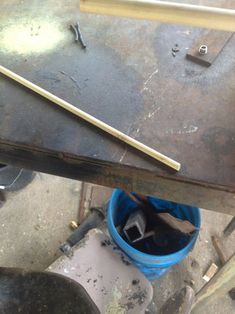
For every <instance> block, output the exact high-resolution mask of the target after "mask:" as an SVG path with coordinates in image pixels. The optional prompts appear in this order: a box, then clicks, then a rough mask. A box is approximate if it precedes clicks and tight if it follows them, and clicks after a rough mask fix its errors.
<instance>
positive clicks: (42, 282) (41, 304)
mask: <svg viewBox="0 0 235 314" xmlns="http://www.w3.org/2000/svg"><path fill="white" fill-rule="evenodd" d="M0 313H4V314H5V313H7V314H16V313H24V314H31V313H33V314H39V313H40V314H99V313H100V312H99V310H98V308H97V306H96V305H95V303H94V302H93V301H92V299H91V298H90V296H89V295H88V294H87V292H86V290H85V289H84V288H83V287H82V286H81V285H80V284H78V283H77V282H75V281H74V280H72V279H70V278H67V277H64V276H62V275H59V274H54V273H50V272H28V271H25V270H21V269H16V268H4V267H1V268H0Z"/></svg>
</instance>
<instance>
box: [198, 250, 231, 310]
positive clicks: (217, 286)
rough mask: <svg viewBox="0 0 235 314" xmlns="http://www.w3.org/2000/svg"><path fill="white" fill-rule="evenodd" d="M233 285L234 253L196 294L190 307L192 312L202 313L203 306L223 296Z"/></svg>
mask: <svg viewBox="0 0 235 314" xmlns="http://www.w3.org/2000/svg"><path fill="white" fill-rule="evenodd" d="M234 286H235V254H234V255H233V256H232V257H231V258H230V259H229V260H228V261H227V262H226V264H225V265H224V266H223V267H222V268H221V269H220V270H219V271H218V272H217V274H215V276H214V277H213V278H212V279H211V280H210V281H209V282H208V283H207V284H206V285H205V286H204V287H202V289H201V290H200V291H199V292H198V293H197V294H196V300H195V302H194V304H193V307H192V313H193V314H199V313H200V314H201V313H204V311H203V308H204V307H205V306H207V305H209V304H210V303H212V302H214V301H215V300H217V299H219V298H220V297H222V296H224V295H225V294H226V293H227V292H228V291H230V290H231V289H232V288H233V287H234Z"/></svg>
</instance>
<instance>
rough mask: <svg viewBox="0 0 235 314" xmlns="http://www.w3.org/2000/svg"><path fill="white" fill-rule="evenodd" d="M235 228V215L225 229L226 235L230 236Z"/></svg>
mask: <svg viewBox="0 0 235 314" xmlns="http://www.w3.org/2000/svg"><path fill="white" fill-rule="evenodd" d="M234 230H235V217H233V218H232V220H231V221H230V223H229V224H228V225H227V227H226V228H225V229H224V235H225V237H228V236H229V235H230V234H231V233H232V232H233V231H234Z"/></svg>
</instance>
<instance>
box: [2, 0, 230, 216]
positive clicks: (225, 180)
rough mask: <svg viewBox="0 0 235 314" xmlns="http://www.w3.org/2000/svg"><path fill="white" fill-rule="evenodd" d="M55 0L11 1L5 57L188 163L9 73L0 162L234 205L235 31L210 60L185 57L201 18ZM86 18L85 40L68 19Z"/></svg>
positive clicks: (203, 203) (207, 204) (215, 205)
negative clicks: (173, 166)
mask: <svg viewBox="0 0 235 314" xmlns="http://www.w3.org/2000/svg"><path fill="white" fill-rule="evenodd" d="M194 2H195V1H194ZM217 2H219V1H217ZM57 3H58V2H57V1H53V0H50V1H40V2H38V1H29V0H25V1H21V2H19V1H16V0H13V1H5V0H3V1H1V3H0V12H1V15H0V64H2V65H3V66H5V67H7V68H9V69H11V70H13V71H14V72H16V73H18V74H20V75H22V76H23V77H25V78H27V79H29V80H31V81H32V82H34V83H36V84H38V85H39V86H41V87H43V88H45V89H47V90H49V91H50V92H52V93H54V94H56V95H57V96H59V97H61V98H63V99H65V100H67V101H69V102H71V103H72V104H74V105H76V106H78V107H79V108H81V109H83V110H84V111H86V112H88V113H90V114H92V115H94V116H95V117H97V118H99V119H101V120H103V121H104V122H106V123H108V124H110V125H111V126H113V127H116V128H117V129H119V130H120V131H123V132H124V133H127V134H129V135H130V136H132V137H134V138H136V139H138V140H139V141H141V142H143V143H145V144H147V145H148V146H150V147H153V148H155V149H157V150H159V151H160V152H162V153H164V154H166V155H168V156H169V157H171V158H173V159H175V160H177V161H179V162H181V163H182V169H181V170H180V172H179V173H175V172H174V171H172V170H170V169H168V168H167V167H165V166H162V165H161V164H160V163H159V162H157V161H154V160H152V159H151V158H148V157H146V156H145V155H144V154H142V153H140V152H138V151H136V150H135V149H132V148H129V147H127V146H126V145H125V144H123V143H121V142H119V141H118V140H116V139H113V138H112V137H111V136H108V135H107V134H105V133H103V132H102V131H99V130H97V129H96V128H95V127H92V126H90V125H89V124H87V123H85V122H83V121H81V120H80V119H78V118H76V117H74V116H72V115H71V114H69V113H66V112H65V111H64V110H62V109H60V108H58V107H56V106H55V105H53V104H52V103H50V102H49V101H46V100H44V99H42V98H41V97H40V96H38V95H36V94H34V93H33V92H30V91H29V90H26V89H25V88H23V87H21V86H19V85H18V84H16V83H14V82H12V81H10V80H9V79H7V78H5V77H3V76H2V75H1V76H0V162H2V163H7V164H14V165H18V166H20V167H25V168H29V169H33V170H38V171H42V172H47V173H51V174H55V175H60V176H66V177H69V178H73V179H78V180H83V181H88V182H93V183H97V184H101V185H107V186H111V187H121V188H124V189H127V190H130V191H136V192H142V193H146V194H153V195H157V196H159V197H161V198H165V199H169V200H173V201H176V202H181V203H185V204H191V205H196V206H200V207H204V208H207V209H211V210H215V211H220V212H224V213H230V214H233V215H234V214H235V104H234V99H235V88H234V86H235V71H234V66H235V57H234V45H235V37H234V36H233V37H232V39H231V40H230V41H229V43H228V44H227V45H226V47H225V48H224V49H223V51H222V52H221V53H220V55H219V57H218V58H217V59H216V61H215V62H214V63H213V65H212V66H211V67H210V68H205V67H202V66H200V65H197V64H194V63H193V62H191V61H188V60H186V58H185V55H186V52H187V49H188V48H190V46H191V45H192V43H193V41H194V40H195V38H196V37H197V36H198V35H199V34H200V30H199V29H195V28H190V27H182V26H178V25H167V24H165V25H164V24H159V23H157V22H151V21H140V20H138V21H137V20H130V19H124V18H114V17H105V16H96V15H87V14H79V2H78V1H70V0H69V1H64V3H63V2H60V5H58V4H57ZM217 4H218V3H217ZM218 5H219V4H218ZM12 8H14V9H12ZM77 20H79V22H80V26H81V29H82V32H83V36H84V39H85V40H86V42H87V49H86V50H83V49H82V48H81V47H80V46H79V45H78V44H76V43H74V36H73V33H72V32H71V31H70V29H69V25H70V24H71V23H74V22H76V21H77ZM28 39H30V40H31V42H32V45H28V44H26V42H27V40H28ZM24 40H25V42H24ZM29 42H30V41H29ZM22 43H23V44H22ZM175 44H178V46H179V49H180V51H179V52H177V54H176V56H175V57H174V56H173V55H172V51H171V49H172V47H174V46H175Z"/></svg>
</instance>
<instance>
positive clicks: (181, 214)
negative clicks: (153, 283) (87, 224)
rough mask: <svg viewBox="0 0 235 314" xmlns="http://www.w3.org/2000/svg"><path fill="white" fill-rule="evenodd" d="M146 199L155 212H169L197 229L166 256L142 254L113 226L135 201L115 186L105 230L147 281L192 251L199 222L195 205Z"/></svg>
mask: <svg viewBox="0 0 235 314" xmlns="http://www.w3.org/2000/svg"><path fill="white" fill-rule="evenodd" d="M148 200H149V201H150V202H151V203H152V204H153V205H154V207H155V208H156V212H169V213H170V214H171V215H173V216H175V217H177V218H180V219H183V220H188V221H190V222H191V223H192V224H193V225H194V226H196V227H197V228H198V231H196V232H195V233H194V234H193V235H192V236H190V237H188V238H187V240H186V242H185V240H184V242H182V245H183V246H182V247H181V248H180V249H179V250H177V251H175V252H173V253H171V254H166V255H154V254H146V253H143V252H141V251H140V250H137V249H135V248H133V247H132V246H131V245H129V244H128V243H127V242H126V241H125V240H124V239H123V238H122V237H121V236H120V234H119V233H118V231H117V229H116V227H117V226H120V225H123V224H124V223H125V221H126V220H127V218H128V216H129V215H130V213H132V212H133V211H135V210H136V203H135V202H134V201H132V200H131V199H130V198H129V197H128V196H127V195H126V194H125V193H124V192H123V191H122V190H119V189H116V190H114V191H113V193H112V197H111V199H110V202H109V206H108V217H107V225H108V230H109V233H110V235H111V237H112V238H113V240H114V242H115V243H116V244H117V245H118V246H119V247H120V249H121V250H122V251H124V252H125V253H126V254H127V256H129V258H130V259H131V260H132V262H133V264H135V265H136V266H137V267H138V268H139V270H140V271H141V272H142V273H144V275H145V276H146V277H147V278H148V279H149V280H155V279H157V278H159V277H161V276H162V275H163V274H165V273H166V272H167V271H168V270H169V269H170V268H171V266H173V265H175V264H178V263H179V262H181V261H182V260H183V259H184V258H185V257H186V256H187V255H188V253H189V252H190V250H192V248H193V246H194V244H195V242H196V240H197V237H198V233H199V228H200V224H201V218H200V211H199V209H198V208H196V207H191V206H186V205H182V204H178V203H174V202H170V201H165V200H161V199H158V198H156V197H148Z"/></svg>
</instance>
